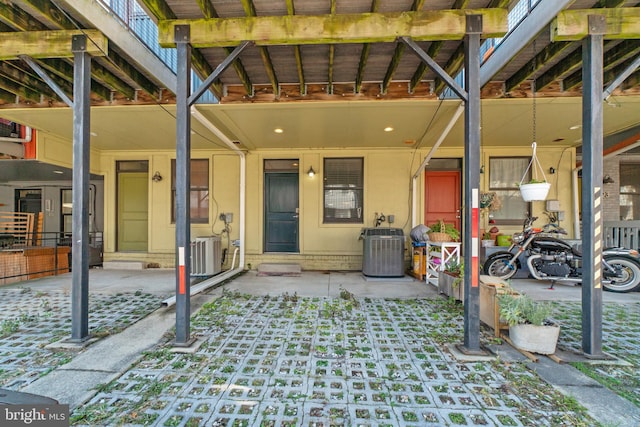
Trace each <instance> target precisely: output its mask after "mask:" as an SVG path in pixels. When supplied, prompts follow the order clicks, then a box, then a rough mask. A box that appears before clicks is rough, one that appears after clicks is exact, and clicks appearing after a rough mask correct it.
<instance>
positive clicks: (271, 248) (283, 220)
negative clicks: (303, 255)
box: [264, 172, 299, 252]
mask: <svg viewBox="0 0 640 427" xmlns="http://www.w3.org/2000/svg"><path fill="white" fill-rule="evenodd" d="M264 199H265V233H264V234H265V241H264V249H265V252H298V251H299V249H298V173H297V172H295V173H293V172H284V173H283V172H267V173H265V198H264Z"/></svg>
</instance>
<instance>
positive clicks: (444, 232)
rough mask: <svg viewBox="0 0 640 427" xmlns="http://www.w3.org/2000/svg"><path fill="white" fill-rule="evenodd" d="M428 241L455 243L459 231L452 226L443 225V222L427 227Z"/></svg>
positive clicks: (458, 238)
mask: <svg viewBox="0 0 640 427" xmlns="http://www.w3.org/2000/svg"><path fill="white" fill-rule="evenodd" d="M429 229H430V231H429V240H431V241H434V242H447V241H448V242H457V241H458V240H460V231H458V230H457V229H456V228H455V227H454V226H453V224H445V223H444V221H443V220H440V221H438V222H436V223H435V224H432V225H430V226H429Z"/></svg>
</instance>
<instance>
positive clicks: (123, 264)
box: [102, 261, 147, 270]
mask: <svg viewBox="0 0 640 427" xmlns="http://www.w3.org/2000/svg"><path fill="white" fill-rule="evenodd" d="M102 268H103V269H104V270H145V269H146V268H147V263H146V262H144V261H104V262H103V263H102Z"/></svg>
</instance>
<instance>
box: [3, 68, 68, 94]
mask: <svg viewBox="0 0 640 427" xmlns="http://www.w3.org/2000/svg"><path fill="white" fill-rule="evenodd" d="M18 64H19V62H17V61H15V62H13V61H2V62H0V74H2V76H3V77H4V78H6V79H11V80H13V81H14V82H16V83H20V84H22V85H24V86H26V87H28V88H30V89H32V90H34V91H37V92H39V93H41V94H43V95H44V96H46V97H48V98H51V99H57V98H58V96H57V95H56V94H55V92H54V91H53V90H51V88H50V87H49V86H47V85H46V84H45V83H43V82H42V80H40V79H38V78H36V77H34V76H33V75H31V74H30V73H29V72H27V70H25V69H23V68H21V67H19V66H18ZM56 83H59V84H60V85H61V86H63V87H64V91H65V92H66V93H73V87H72V86H71V84H70V83H69V82H67V81H66V80H63V79H60V78H57V80H56Z"/></svg>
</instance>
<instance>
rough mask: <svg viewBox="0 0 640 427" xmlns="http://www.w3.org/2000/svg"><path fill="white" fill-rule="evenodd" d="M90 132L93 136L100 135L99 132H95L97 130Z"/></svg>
mask: <svg viewBox="0 0 640 427" xmlns="http://www.w3.org/2000/svg"><path fill="white" fill-rule="evenodd" d="M89 134H90V135H91V136H98V134H97V133H95V132H90V133H89Z"/></svg>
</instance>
